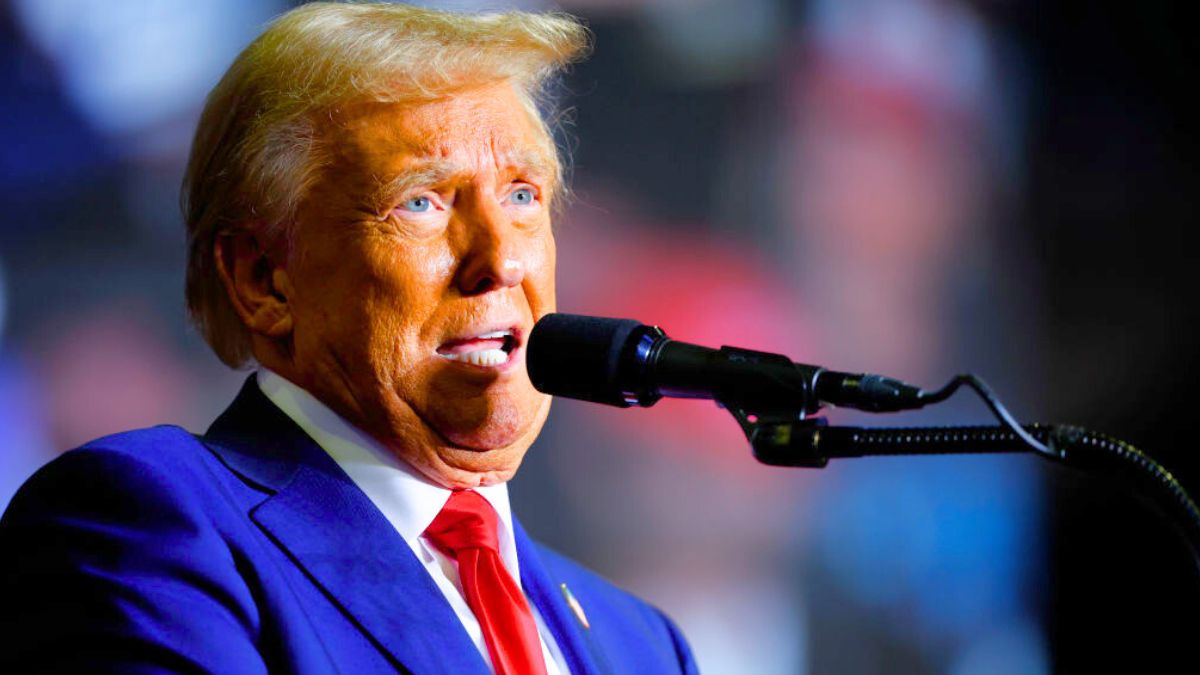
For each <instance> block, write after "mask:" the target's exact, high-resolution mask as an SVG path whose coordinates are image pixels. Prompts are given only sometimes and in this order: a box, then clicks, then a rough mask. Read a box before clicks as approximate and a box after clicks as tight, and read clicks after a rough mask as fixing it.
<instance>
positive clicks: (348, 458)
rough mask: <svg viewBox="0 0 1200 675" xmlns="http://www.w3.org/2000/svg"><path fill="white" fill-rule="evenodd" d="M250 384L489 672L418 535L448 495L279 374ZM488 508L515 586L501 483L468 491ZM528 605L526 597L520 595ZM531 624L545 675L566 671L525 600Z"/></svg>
mask: <svg viewBox="0 0 1200 675" xmlns="http://www.w3.org/2000/svg"><path fill="white" fill-rule="evenodd" d="M257 378H258V386H259V388H260V389H261V390H262V392H263V394H265V395H266V397H267V398H268V399H270V401H271V402H272V403H274V404H275V405H276V407H278V408H279V409H280V410H282V411H283V413H284V414H285V415H287V416H288V417H290V418H291V419H292V421H293V422H295V423H296V424H297V426H299V427H300V428H301V429H303V430H304V433H306V434H308V435H309V437H310V438H312V439H313V440H314V441H316V443H317V445H319V446H321V448H323V449H324V450H325V452H327V453H329V456H330V457H332V458H333V461H335V462H337V464H338V466H340V467H341V468H342V470H343V471H345V472H346V474H347V475H348V476H350V480H352V481H354V484H355V485H357V486H358V488H359V489H360V490H362V491H363V493H364V494H366V495H367V498H368V499H370V500H371V502H372V503H374V504H375V506H376V508H378V509H379V510H380V511H381V512H382V513H383V516H384V517H385V518H387V520H388V522H390V523H391V524H392V527H394V528H396V532H398V533H399V534H400V536H401V537H403V538H404V541H405V542H406V543H407V544H408V546H409V548H411V549H412V551H413V553H414V554H415V555H416V556H417V560H419V561H421V564H422V565H424V566H425V571H427V572H429V576H430V577H432V578H433V581H434V583H436V584H437V587H438V589H439V590H441V592H442V594H443V595H445V596H446V600H447V601H448V602H449V603H450V607H451V608H453V609H454V613H455V614H457V615H458V619H459V621H461V622H462V625H463V628H465V629H466V630H467V634H468V635H470V636H471V640H472V641H474V642H475V647H476V648H477V649H478V650H479V653H480V654H481V655H482V656H483V660H484V662H485V663H487V664H488V667H489V668H491V669H492V670H493V672H494V671H495V669H494V668H493V667H492V661H491V657H490V656H489V655H488V650H487V643H486V642H484V639H483V631H482V630H481V629H480V627H479V621H478V619H476V618H475V614H474V613H473V612H472V611H471V608H470V606H468V605H467V601H466V597H465V596H464V595H463V590H462V583H461V582H460V581H459V577H458V563H457V562H455V561H454V560H453V559H452V558H448V557H447V556H445V555H443V554H442V552H441V551H439V550H438V549H437V548H436V547H435V546H433V544H431V543H430V542H429V540H428V539H426V537H425V536H424V532H425V529H426V528H427V527H429V525H430V523H432V522H433V519H434V518H435V517H436V516H437V514H438V513H439V512H440V511H441V510H442V507H443V506H445V505H446V501H447V500H448V499H450V490H448V489H446V488H444V487H442V486H440V485H437V484H435V483H433V482H432V481H430V480H429V479H427V478H425V477H424V476H422V475H421V474H420V473H418V472H417V471H416V469H414V468H412V467H411V466H409V465H408V463H407V462H404V461H403V460H401V459H399V458H397V457H396V456H395V455H394V454H392V453H391V452H389V451H388V450H387V449H386V448H385V447H383V445H382V444H380V443H379V442H378V441H376V440H375V439H374V438H372V437H371V436H369V435H367V434H366V433H364V432H362V431H360V430H359V429H358V428H356V427H355V426H353V425H352V424H350V423H349V422H347V421H346V420H344V419H342V418H341V417H340V416H338V414H337V413H335V412H333V411H332V410H330V409H329V408H328V407H327V406H326V405H325V404H323V403H321V402H320V401H318V400H317V399H316V398H315V397H314V396H313V395H312V394H310V393H308V392H307V391H305V390H304V389H303V388H301V387H299V386H297V385H295V384H293V383H292V382H290V381H288V380H287V379H286V378H284V377H282V376H281V375H279V374H277V373H274V372H272V371H270V370H267V369H265V368H259V369H258V373H257ZM475 491H476V492H478V493H479V494H480V495H482V496H483V497H484V498H485V499H487V500H488V502H489V503H490V504H491V505H492V507H493V508H494V509H496V515H497V516H498V517H499V530H500V531H499V532H498V533H497V534H498V538H499V543H500V559H501V561H502V562H503V563H504V567H505V568H506V569H507V570H508V573H509V574H511V575H512V577H513V579H515V580H517V582H518V584H519V583H520V579H521V573H520V567H519V566H518V561H517V545H516V541H515V540H514V539H513V521H512V509H511V508H510V506H509V503H508V485H507V484H506V483H500V484H497V485H489V486H486V487H479V488H475ZM526 602H528V598H526ZM529 608H530V610H531V611H532V612H533V618H534V621H535V622H536V623H537V628H538V635H539V637H540V638H541V643H542V658H543V659H544V660H545V662H546V672H547V675H563V674H565V673H569V672H570V671H569V670H568V669H567V666H566V661H565V660H564V659H563V656H562V652H561V651H560V650H559V648H558V645H557V643H555V641H554V636H553V635H552V634H551V633H550V631H549V629H547V628H546V623H545V622H544V621H543V620H542V617H541V614H540V613H539V612H538V610H537V607H535V606H534V605H533V603H531V602H530V603H529Z"/></svg>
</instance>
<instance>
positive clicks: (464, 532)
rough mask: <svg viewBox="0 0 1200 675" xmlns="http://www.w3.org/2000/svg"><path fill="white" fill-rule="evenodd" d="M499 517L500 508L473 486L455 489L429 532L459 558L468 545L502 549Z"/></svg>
mask: <svg viewBox="0 0 1200 675" xmlns="http://www.w3.org/2000/svg"><path fill="white" fill-rule="evenodd" d="M497 520H498V519H497V517H496V510H495V509H493V508H492V505H491V504H489V503H488V500H487V499H484V497H483V495H481V494H479V493H478V492H475V491H473V490H455V491H454V492H452V493H451V494H450V499H449V500H448V501H447V502H446V505H445V506H443V507H442V510H441V511H440V512H439V513H438V514H437V517H436V518H434V519H433V522H432V523H430V524H429V527H428V528H426V529H425V536H426V537H429V540H430V541H432V542H433V544H434V546H437V547H438V548H440V549H442V551H444V552H447V553H449V554H451V555H453V556H454V557H455V558H457V557H458V552H459V551H461V550H463V549H468V548H484V549H488V550H489V551H499V549H500V544H499V541H498V539H497V536H496V523H497Z"/></svg>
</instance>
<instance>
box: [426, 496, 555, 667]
mask: <svg viewBox="0 0 1200 675" xmlns="http://www.w3.org/2000/svg"><path fill="white" fill-rule="evenodd" d="M496 522H497V519H496V511H495V509H493V508H492V505H491V504H489V503H488V501H487V500H486V499H484V498H483V496H482V495H480V494H479V493H478V492H473V491H471V490H455V491H454V492H453V493H451V495H450V500H449V501H447V502H446V505H445V506H443V507H442V511H441V513H438V515H437V518H434V519H433V523H431V524H430V525H429V528H428V529H426V530H425V536H426V537H429V540H430V541H431V542H433V544H434V546H437V547H438V549H440V550H441V551H442V552H443V553H445V554H446V555H448V556H450V557H451V558H454V559H455V560H457V561H458V576H459V579H460V580H461V581H462V587H463V593H464V594H465V595H466V596H467V605H469V606H470V607H471V611H472V612H474V613H475V618H476V619H479V627H480V628H482V629H483V639H484V641H485V642H487V648H488V653H489V654H491V656H492V667H493V668H495V670H496V675H545V673H546V664H545V663H544V662H543V661H542V643H541V640H539V639H538V632H537V624H535V623H534V621H533V614H532V613H531V612H530V611H529V605H528V603H526V602H525V594H524V593H522V592H521V587H520V585H518V584H517V582H515V581H513V578H512V576H511V575H509V573H508V570H506V569H505V568H504V563H503V562H502V561H501V560H500V545H499V542H498V540H497V537H496Z"/></svg>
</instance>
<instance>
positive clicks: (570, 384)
mask: <svg viewBox="0 0 1200 675" xmlns="http://www.w3.org/2000/svg"><path fill="white" fill-rule="evenodd" d="M640 328H646V326H644V325H643V324H641V323H638V322H637V321H633V320H631V319H605V318H601V317H595V316H583V315H580V314H547V315H546V316H543V317H542V318H541V319H540V320H539V321H538V322H537V325H535V326H534V327H533V332H531V333H530V334H529V345H528V347H527V349H526V353H525V365H526V368H527V369H528V371H529V379H530V380H532V381H533V386H534V387H535V388H536V389H537V390H538V391H540V392H542V393H545V394H552V395H554V396H565V397H567V398H576V399H580V400H583V401H591V402H593V403H607V404H608V405H615V406H621V407H623V408H625V407H628V406H629V403H628V402H627V401H626V400H625V396H624V394H623V392H622V387H621V379H622V377H621V376H622V374H623V371H624V368H623V364H622V359H623V358H624V355H625V354H626V353H627V352H628V351H629V350H628V349H627V347H628V346H629V345H630V343H631V342H636V340H637V339H638V336H639V334H640V332H641V331H639V330H638V329H640Z"/></svg>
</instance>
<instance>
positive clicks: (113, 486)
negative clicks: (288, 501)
mask: <svg viewBox="0 0 1200 675" xmlns="http://www.w3.org/2000/svg"><path fill="white" fill-rule="evenodd" d="M208 454H209V453H207V452H206V451H205V450H204V448H203V446H201V445H200V444H199V442H198V441H196V439H195V437H193V436H192V435H191V434H190V433H188V432H187V431H185V430H184V429H181V428H179V427H175V426H158V427H152V428H148V429H138V430H135V431H127V432H124V433H120V434H114V435H111V436H105V437H103V438H98V439H96V440H94V441H91V442H89V443H87V444H85V445H83V446H81V447H79V448H76V449H74V450H70V451H68V452H65V453H63V454H62V455H60V456H59V457H57V458H56V459H54V460H53V461H51V462H49V463H48V464H46V465H45V466H43V467H42V468H41V469H39V470H38V471H37V472H36V473H34V475H33V476H32V477H31V478H30V479H29V480H28V481H26V483H25V484H24V485H23V486H22V487H21V489H20V490H18V492H17V494H16V495H15V496H14V497H13V500H12V503H11V504H10V505H9V508H8V510H7V511H6V512H5V515H4V521H3V522H4V523H5V524H6V525H7V526H8V528H9V529H11V527H13V526H15V521H21V520H27V519H30V518H37V517H38V515H39V514H46V513H47V512H62V513H69V512H74V513H75V515H79V512H80V511H83V512H88V511H105V510H112V509H116V510H118V511H120V510H122V507H123V506H133V505H135V504H137V505H141V506H143V507H144V506H149V505H150V504H153V503H155V502H175V501H179V500H180V498H184V497H186V496H187V492H188V491H187V490H186V489H185V486H187V485H190V484H192V483H193V481H192V480H190V479H191V478H193V477H194V474H196V473H198V472H202V471H204V468H203V465H204V464H205V462H206V461H208V460H207V458H206V457H205V455H208ZM147 515H149V514H147ZM0 531H2V530H0Z"/></svg>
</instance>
